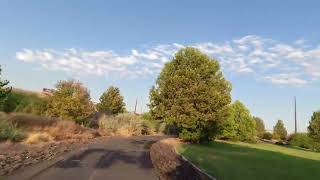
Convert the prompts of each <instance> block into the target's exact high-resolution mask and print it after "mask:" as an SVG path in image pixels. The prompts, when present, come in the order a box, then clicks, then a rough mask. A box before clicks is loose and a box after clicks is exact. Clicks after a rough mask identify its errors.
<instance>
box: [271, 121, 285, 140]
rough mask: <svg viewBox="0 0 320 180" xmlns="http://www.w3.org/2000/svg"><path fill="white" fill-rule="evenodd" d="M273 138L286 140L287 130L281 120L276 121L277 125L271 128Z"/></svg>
mask: <svg viewBox="0 0 320 180" xmlns="http://www.w3.org/2000/svg"><path fill="white" fill-rule="evenodd" d="M273 138H274V139H281V140H285V139H286V138H287V130H286V128H285V127H284V124H283V121H282V120H278V122H277V124H276V125H275V126H274V127H273Z"/></svg>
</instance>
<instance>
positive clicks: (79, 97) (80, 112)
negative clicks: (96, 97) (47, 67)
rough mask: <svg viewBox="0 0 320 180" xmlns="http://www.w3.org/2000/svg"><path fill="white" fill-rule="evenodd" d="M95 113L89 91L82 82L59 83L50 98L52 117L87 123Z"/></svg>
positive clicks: (49, 109)
mask: <svg viewBox="0 0 320 180" xmlns="http://www.w3.org/2000/svg"><path fill="white" fill-rule="evenodd" d="M93 112H94V106H93V103H92V102H91V101H90V94H89V91H88V90H87V88H85V87H84V86H83V85H82V84H81V83H80V82H77V81H74V80H68V81H59V82H58V83H57V85H56V90H55V91H54V93H53V95H52V96H51V97H50V98H49V103H48V114H49V115H50V116H52V117H59V118H61V119H64V120H73V121H76V122H77V123H85V121H86V118H87V117H88V116H89V115H90V114H92V113H93Z"/></svg>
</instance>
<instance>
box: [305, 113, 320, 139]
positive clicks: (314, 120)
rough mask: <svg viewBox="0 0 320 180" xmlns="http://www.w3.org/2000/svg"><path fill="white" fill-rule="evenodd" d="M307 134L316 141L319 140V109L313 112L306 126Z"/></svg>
mask: <svg viewBox="0 0 320 180" xmlns="http://www.w3.org/2000/svg"><path fill="white" fill-rule="evenodd" d="M308 132H309V136H310V137H311V138H312V139H314V140H315V141H316V142H320V111H317V112H313V114H312V117H311V120H310V122H309V126H308Z"/></svg>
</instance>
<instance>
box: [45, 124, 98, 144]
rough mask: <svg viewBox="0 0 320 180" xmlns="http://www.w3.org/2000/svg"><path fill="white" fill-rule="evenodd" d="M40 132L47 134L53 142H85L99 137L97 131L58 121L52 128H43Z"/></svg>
mask: <svg viewBox="0 0 320 180" xmlns="http://www.w3.org/2000/svg"><path fill="white" fill-rule="evenodd" d="M42 131H43V132H47V133H48V134H49V135H50V136H52V137H53V138H54V140H66V139H79V140H82V139H83V140H87V139H92V138H95V137H98V136H100V133H99V132H98V131H97V130H94V129H90V128H86V127H82V126H80V125H78V124H76V123H75V122H73V121H58V122H57V123H55V124H53V125H52V126H48V127H45V128H44V129H43V130H42Z"/></svg>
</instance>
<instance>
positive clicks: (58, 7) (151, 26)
mask: <svg viewBox="0 0 320 180" xmlns="http://www.w3.org/2000/svg"><path fill="white" fill-rule="evenodd" d="M319 9H320V3H319V2H317V1H292V0H291V1H281V2H280V1H272V0H269V1H169V0H162V1H152V0H148V1H142V0H141V1H119V0H118V1H80V0H77V1H75V0H68V1H64V0H63V1H62V0H56V1H43V0H37V1H36V0H30V1H18V0H3V1H0V64H1V65H2V69H3V76H4V78H6V79H8V80H10V82H11V85H13V86H15V87H20V88H25V89H30V90H41V89H42V88H43V87H49V88H50V87H53V86H54V85H55V83H56V82H57V81H58V80H61V79H71V78H72V79H77V80H80V81H81V82H83V83H84V84H85V85H86V86H87V87H89V89H90V92H91V95H92V98H93V100H95V101H96V100H97V99H98V98H99V96H100V94H101V93H102V92H103V91H104V90H105V89H106V88H107V87H108V86H110V85H116V86H119V87H120V89H121V91H122V94H123V95H124V96H125V101H126V104H127V108H128V109H129V110H132V109H133V106H134V102H135V99H136V98H138V110H139V111H146V110H147V107H146V105H145V104H146V103H147V102H148V92H149V89H150V87H151V86H152V85H153V84H154V82H155V79H156V77H157V75H158V73H159V72H160V70H161V68H162V66H163V64H164V63H165V62H168V61H169V60H170V58H171V57H172V55H173V54H174V52H176V51H177V50H178V49H179V48H181V47H184V46H193V47H197V48H199V49H200V50H201V51H203V52H204V53H206V54H208V55H209V56H211V57H214V58H215V59H217V60H219V62H220V63H221V66H222V69H223V72H224V74H225V76H226V78H227V79H228V80H230V81H231V82H232V84H233V90H232V97H233V100H236V99H239V100H241V101H243V102H244V103H245V104H246V105H247V107H248V108H249V109H250V111H251V113H252V114H253V115H255V116H260V117H262V118H263V119H264V121H265V124H266V126H267V128H268V129H272V126H273V125H274V124H275V122H276V120H277V119H283V120H284V122H285V125H286V127H287V128H288V130H289V131H290V132H291V131H293V129H294V126H293V97H294V96H297V100H298V120H299V122H298V130H299V131H306V128H307V125H308V121H309V119H310V116H311V114H312V112H313V111H316V110H319V109H320V103H319V102H320V96H319V89H320V33H319V32H320V19H319V16H320V11H319Z"/></svg>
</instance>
